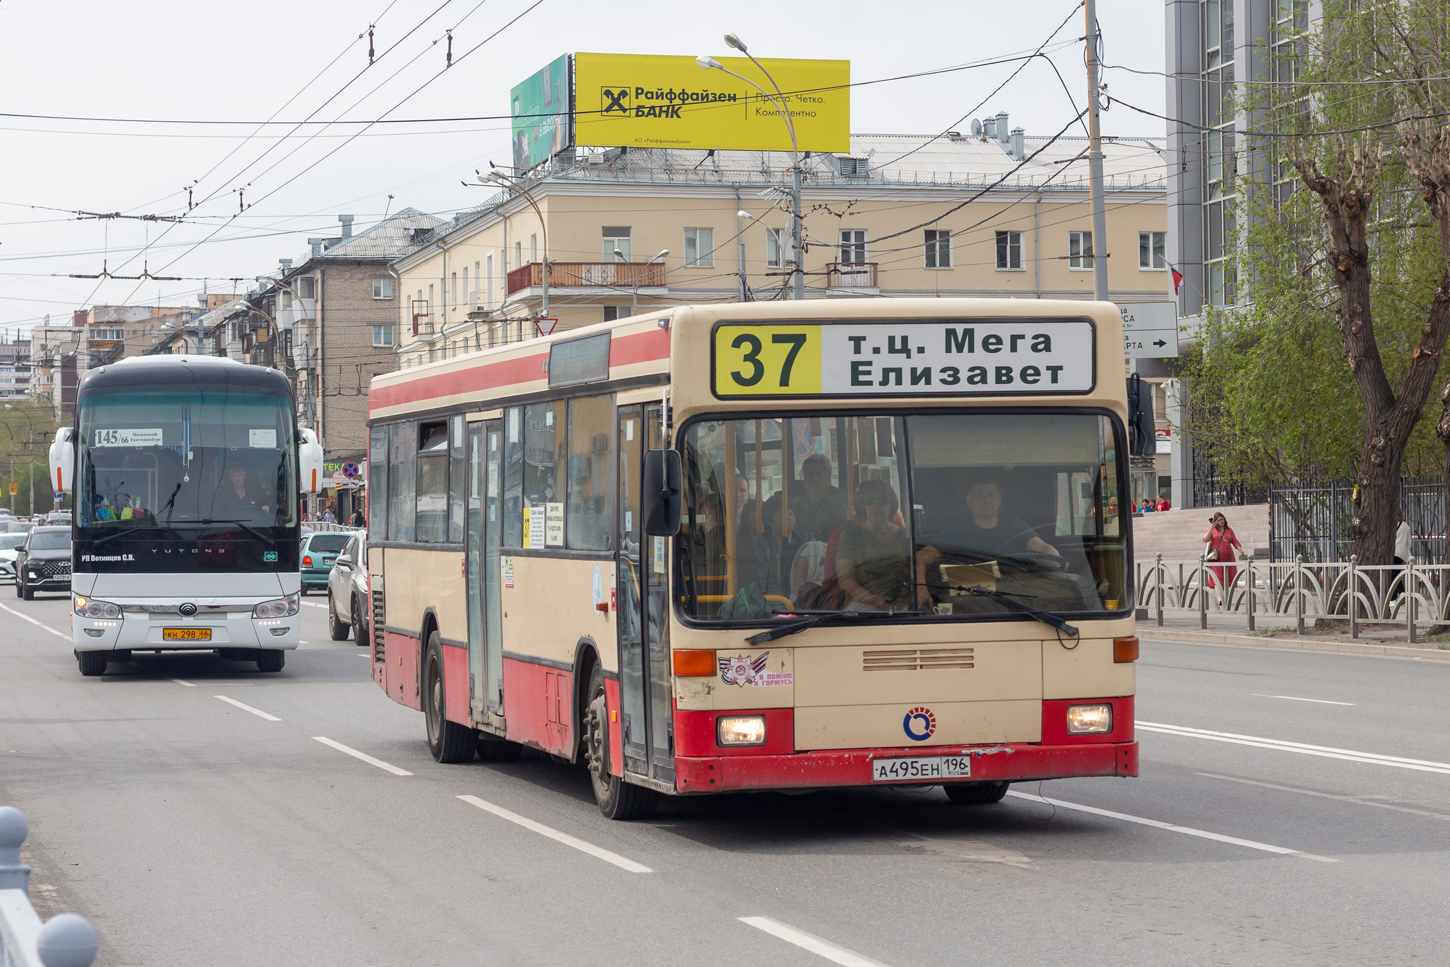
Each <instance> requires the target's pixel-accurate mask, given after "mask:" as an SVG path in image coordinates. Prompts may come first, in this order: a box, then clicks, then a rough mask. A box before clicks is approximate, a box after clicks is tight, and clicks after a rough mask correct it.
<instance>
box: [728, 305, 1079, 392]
mask: <svg viewBox="0 0 1450 967" xmlns="http://www.w3.org/2000/svg"><path fill="white" fill-rule="evenodd" d="M1093 346H1094V333H1093V324H1092V323H1091V322H1089V321H1088V320H1086V319H1052V320H1029V321H1024V322H1018V321H1011V322H1008V321H995V320H961V321H945V322H909V323H879V322H870V323H860V324H856V323H826V324H807V325H762V326H752V325H741V324H737V323H722V324H721V325H719V326H718V327H716V329H715V339H714V347H713V348H714V353H713V356H714V358H713V364H714V373H713V379H714V387H715V395H716V396H717V397H720V398H722V399H727V398H739V397H754V396H801V397H809V396H815V397H842V396H1009V395H1016V396H1053V395H1067V394H1079V393H1088V392H1091V391H1092V389H1093V386H1094V363H1095V358H1094V352H1093Z"/></svg>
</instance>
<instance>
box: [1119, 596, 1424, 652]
mask: <svg viewBox="0 0 1450 967" xmlns="http://www.w3.org/2000/svg"><path fill="white" fill-rule="evenodd" d="M1140 614H1142V612H1140ZM1255 624H1256V625H1257V628H1256V630H1254V631H1249V630H1248V621H1247V619H1246V618H1245V617H1244V615H1243V614H1241V613H1240V614H1215V613H1214V612H1212V611H1210V612H1209V613H1208V629H1207V630H1201V629H1200V628H1199V627H1198V613H1197V612H1189V611H1164V612H1163V626H1162V627H1161V628H1160V627H1159V626H1158V624H1157V616H1156V614H1155V612H1154V611H1153V609H1152V608H1149V609H1148V610H1147V613H1146V616H1145V617H1140V618H1139V619H1138V637H1139V638H1141V639H1143V640H1145V641H1154V640H1156V641H1183V642H1188V643H1191V644H1202V645H1236V646H1238V647H1240V648H1277V649H1282V650H1286V651H1317V652H1340V653H1342V654H1347V655H1388V656H1392V657H1396V658H1420V659H1424V660H1426V661H1450V634H1439V635H1435V636H1433V637H1431V636H1429V629H1428V628H1426V627H1420V628H1417V629H1416V635H1415V637H1416V639H1417V640H1416V642H1415V643H1414V644H1410V640H1409V635H1408V634H1407V633H1406V630H1405V628H1404V626H1403V625H1401V626H1399V627H1392V626H1390V625H1361V626H1360V630H1359V638H1357V639H1355V638H1351V637H1350V636H1349V630H1348V627H1347V626H1346V628H1345V630H1344V631H1343V632H1335V631H1317V632H1316V631H1315V630H1314V623H1313V619H1312V618H1306V619H1305V622H1304V630H1305V632H1306V634H1305V635H1304V636H1303V637H1300V636H1299V635H1297V634H1295V633H1294V629H1295V620H1294V617H1293V616H1292V615H1289V616H1284V615H1267V616H1265V615H1259V616H1256V618H1255ZM1427 638H1428V639H1429V640H1426V639H1427Z"/></svg>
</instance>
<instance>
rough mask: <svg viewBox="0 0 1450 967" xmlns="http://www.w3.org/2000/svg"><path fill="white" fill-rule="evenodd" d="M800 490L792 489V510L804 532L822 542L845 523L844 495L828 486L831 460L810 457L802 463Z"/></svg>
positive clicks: (816, 456) (829, 483) (836, 488)
mask: <svg viewBox="0 0 1450 967" xmlns="http://www.w3.org/2000/svg"><path fill="white" fill-rule="evenodd" d="M801 477H802V479H801V480H799V481H796V482H797V483H799V484H803V485H804V486H803V487H799V488H798V487H794V486H793V487H791V491H790V504H791V509H792V510H794V511H795V512H796V521H797V522H798V523H799V524H800V528H801V530H803V531H808V532H810V533H812V534H815V535H817V536H819V537H820V538H821V539H822V540H824V539H825V538H826V537H827V536H829V535H830V533H831V531H833V530H835V529H836V528H837V527H840V526H841V525H842V524H844V523H846V495H845V494H844V493H842V492H841V488H839V487H835V486H832V484H831V458H830V457H828V456H826V455H825V454H824V453H813V454H811V455H810V456H808V457H806V458H805V461H804V462H802V463H801Z"/></svg>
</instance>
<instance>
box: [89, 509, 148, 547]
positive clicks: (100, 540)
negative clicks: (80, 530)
mask: <svg viewBox="0 0 1450 967" xmlns="http://www.w3.org/2000/svg"><path fill="white" fill-rule="evenodd" d="M148 519H149V520H151V521H153V523H152V526H150V527H148V528H145V529H144V530H143V529H142V528H139V527H124V528H119V529H117V530H114V531H112V532H111V533H109V534H106V535H104V536H102V537H97V538H96V539H95V540H93V541H91V542H90V544H91V547H93V548H95V547H100V546H101V545H102V544H107V543H110V542H111V541H113V540H115V539H116V538H118V537H127V536H130V537H135V536H136V535H137V534H143V533H145V534H154V533H155V532H156V531H157V529H158V528H157V527H156V525H155V523H154V521H155V518H154V517H152V518H148ZM91 526H95V524H94V523H92V525H91Z"/></svg>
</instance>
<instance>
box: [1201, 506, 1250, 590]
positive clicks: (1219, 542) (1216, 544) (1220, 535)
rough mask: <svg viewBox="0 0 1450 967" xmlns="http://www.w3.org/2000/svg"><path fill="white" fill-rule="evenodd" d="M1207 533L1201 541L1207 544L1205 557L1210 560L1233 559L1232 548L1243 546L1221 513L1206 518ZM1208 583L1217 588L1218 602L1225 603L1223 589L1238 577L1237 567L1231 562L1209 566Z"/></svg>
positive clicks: (1240, 548) (1241, 548) (1222, 560)
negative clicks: (1216, 581)
mask: <svg viewBox="0 0 1450 967" xmlns="http://www.w3.org/2000/svg"><path fill="white" fill-rule="evenodd" d="M1208 521H1209V522H1208V533H1207V534H1204V535H1203V542H1204V543H1205V544H1207V545H1208V550H1207V557H1208V559H1209V560H1210V561H1219V562H1225V561H1229V562H1231V561H1233V560H1234V548H1235V547H1237V548H1238V549H1239V550H1241V551H1242V550H1243V549H1244V546H1243V545H1242V544H1240V543H1239V539H1238V537H1236V536H1235V535H1234V532H1233V528H1232V527H1230V526H1228V519H1227V518H1225V517H1224V516H1223V514H1221V513H1218V514H1214V515H1213V516H1212V517H1210V518H1209V519H1208ZM1208 570H1209V575H1208V585H1209V587H1212V588H1217V589H1218V603H1219V604H1220V605H1222V604H1224V603H1225V599H1224V593H1225V590H1226V589H1227V588H1228V587H1229V586H1230V585H1232V584H1233V583H1234V578H1236V577H1238V573H1239V569H1238V568H1237V567H1235V566H1233V565H1232V564H1223V563H1220V564H1216V565H1215V566H1213V567H1210V568H1209V569H1208ZM1215 575H1217V577H1218V583H1217V584H1215V583H1214V580H1213V579H1214V576H1215Z"/></svg>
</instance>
